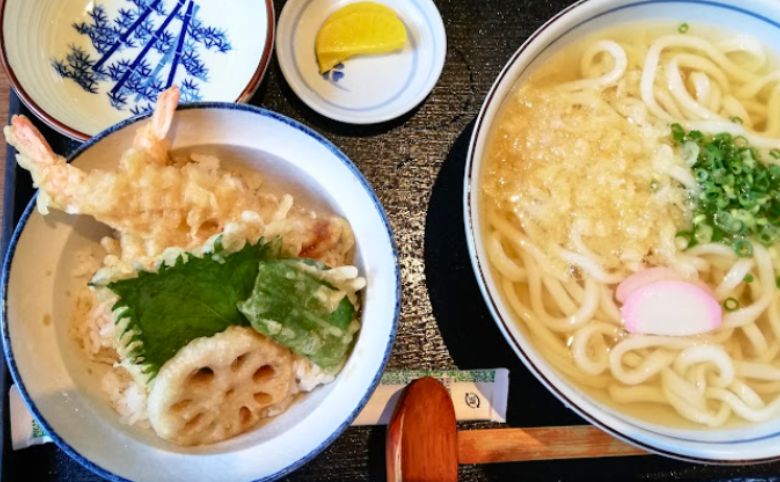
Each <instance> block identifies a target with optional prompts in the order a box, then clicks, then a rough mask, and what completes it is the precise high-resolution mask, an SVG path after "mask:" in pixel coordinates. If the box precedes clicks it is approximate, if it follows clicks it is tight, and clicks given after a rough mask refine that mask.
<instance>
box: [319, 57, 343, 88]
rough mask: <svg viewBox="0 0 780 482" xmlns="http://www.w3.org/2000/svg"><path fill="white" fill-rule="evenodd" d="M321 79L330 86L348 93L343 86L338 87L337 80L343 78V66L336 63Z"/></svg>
mask: <svg viewBox="0 0 780 482" xmlns="http://www.w3.org/2000/svg"><path fill="white" fill-rule="evenodd" d="M322 77H323V78H324V79H325V80H327V81H328V82H330V83H331V84H333V85H335V86H336V87H338V88H339V89H341V90H346V91H349V89H346V88H344V87H343V86H340V85H338V82H339V80H341V79H343V78H344V64H342V63H338V64H336V65H335V66H333V68H332V69H330V70H329V71H327V72H325V73H324V74H322Z"/></svg>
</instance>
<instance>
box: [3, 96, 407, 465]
mask: <svg viewBox="0 0 780 482" xmlns="http://www.w3.org/2000/svg"><path fill="white" fill-rule="evenodd" d="M174 122H175V123H174V126H173V133H172V138H173V140H174V141H173V146H172V147H173V149H174V152H182V151H195V152H203V153H212V154H217V155H218V156H220V157H221V159H222V160H223V166H226V167H230V168H234V169H236V170H241V169H254V170H259V171H260V172H261V173H263V174H264V176H266V178H270V179H274V178H281V179H283V180H284V181H283V183H286V184H287V185H285V186H281V187H280V186H278V185H277V187H276V188H277V189H279V190H285V191H287V190H288V188H289V190H290V191H292V192H293V193H296V191H298V192H301V191H303V192H305V193H306V194H301V195H299V196H296V203H298V202H302V203H304V204H306V203H318V204H320V209H323V207H322V204H325V205H326V207H325V209H324V210H326V211H330V212H335V213H338V214H340V215H342V216H344V217H345V218H346V219H347V220H349V222H350V224H351V225H352V227H353V230H354V232H355V238H356V243H357V247H358V249H357V252H356V257H355V262H356V264H357V266H358V267H359V269H360V271H361V273H363V274H364V276H366V278H367V280H368V282H369V283H368V287H367V288H366V290H365V293H364V305H363V309H362V328H361V331H360V334H359V336H358V339H357V342H356V345H355V347H354V350H353V352H352V354H351V356H350V358H349V360H348V362H347V364H346V366H345V367H344V369H343V370H342V371H341V373H340V374H339V375H338V377H337V378H336V380H335V381H334V382H333V383H331V384H329V385H326V386H324V387H320V388H318V389H316V390H315V391H313V392H312V393H310V394H307V395H305V396H302V397H300V399H299V400H298V401H297V402H296V403H294V404H293V405H292V406H291V407H290V408H289V409H288V410H287V411H286V412H284V413H283V414H281V415H280V416H278V417H276V418H274V419H272V420H270V421H268V422H267V423H265V424H264V425H263V426H261V427H259V428H257V429H256V430H253V431H251V432H249V433H247V434H244V435H242V436H239V437H236V438H234V439H231V440H228V441H225V442H222V443H218V444H214V445H210V446H205V447H195V448H182V447H178V446H174V445H172V444H169V443H167V442H165V441H163V440H161V439H159V438H157V437H156V436H155V435H154V433H153V432H152V431H151V430H149V429H143V428H138V427H128V426H126V425H122V424H121V423H120V422H119V421H118V416H117V415H116V414H115V413H114V412H113V410H112V409H111V407H110V405H109V404H108V402H107V400H106V399H105V397H104V395H103V393H102V390H101V387H100V372H101V371H102V370H104V368H103V367H101V366H100V365H97V364H92V363H89V362H87V361H86V359H85V357H84V355H83V354H82V353H81V351H80V350H81V349H80V347H78V346H77V345H76V343H75V341H74V340H73V337H72V336H71V335H70V333H69V331H70V328H69V327H70V312H71V309H72V303H73V296H74V295H75V293H77V290H78V289H80V287H82V286H83V283H84V282H86V280H87V277H88V276H89V275H85V276H82V277H80V278H74V276H73V273H74V269H75V268H76V267H77V266H78V265H79V257H78V256H77V253H79V252H81V251H83V250H85V249H86V250H90V251H92V252H94V253H100V247H99V245H98V244H97V241H98V240H99V239H100V238H101V237H102V236H104V235H106V234H107V233H108V232H109V230H108V229H107V228H106V227H105V226H103V225H101V224H100V223H98V222H96V221H94V220H93V219H92V218H89V217H86V216H67V215H65V214H62V213H60V212H53V213H52V214H50V215H49V216H46V217H43V216H41V215H39V214H38V213H37V212H36V211H34V210H33V203H31V205H30V206H28V209H27V210H26V212H25V214H24V216H23V218H22V220H21V221H20V224H19V226H18V227H17V231H16V234H15V237H14V240H13V241H12V245H11V246H10V249H9V254H8V258H7V261H6V272H5V275H6V282H7V285H6V316H5V326H4V334H5V335H6V338H5V340H4V341H5V348H6V354H7V356H8V358H9V362H10V363H9V365H10V366H11V369H12V375H13V376H14V379H15V381H16V382H17V383H18V384H19V385H20V388H21V389H22V393H23V396H24V398H25V400H26V401H27V402H28V404H31V405H32V408H33V410H34V412H35V413H36V415H38V417H39V418H40V419H41V420H42V421H43V423H44V425H45V426H46V428H47V430H48V431H49V432H50V433H51V434H52V435H53V436H54V438H55V441H57V442H58V443H59V444H60V445H61V446H63V447H64V448H66V450H68V451H69V452H71V455H74V456H76V457H77V458H78V459H80V461H82V462H84V463H85V464H87V465H89V464H93V465H94V466H93V468H95V469H96V470H98V471H99V472H101V473H102V474H103V475H110V474H115V475H117V476H120V477H122V478H128V479H132V480H137V479H150V478H154V479H158V480H163V479H164V480H224V479H231V480H247V479H256V478H259V477H264V476H269V475H273V474H281V473H285V472H286V471H289V470H292V469H293V468H294V467H297V466H298V465H300V464H302V463H304V462H305V461H306V460H308V459H309V458H310V457H313V456H314V455H315V454H316V453H317V452H319V451H320V450H322V449H324V447H325V446H326V445H327V444H328V443H329V442H330V441H332V440H333V439H334V438H335V437H336V436H337V435H338V434H339V433H340V431H341V430H343V429H344V428H345V427H346V426H347V425H348V424H349V423H350V421H351V420H352V418H354V416H356V415H357V412H358V411H359V409H360V408H361V407H362V404H363V403H364V402H365V401H366V399H367V397H368V395H370V393H371V391H372V390H373V387H374V385H375V383H376V382H377V381H378V377H379V376H380V375H381V372H382V368H383V366H384V363H385V360H386V357H387V355H388V353H389V350H390V346H391V343H392V339H393V335H394V331H395V323H396V318H397V315H398V309H399V297H398V290H399V280H398V271H397V263H396V255H395V248H394V245H393V242H392V238H391V235H390V232H389V228H388V226H387V223H386V219H385V216H384V213H383V211H382V208H381V206H380V205H379V203H378V201H377V199H376V198H375V196H374V195H373V193H372V192H371V190H370V188H369V187H368V185H367V184H366V182H365V180H364V179H363V178H362V176H360V175H359V174H358V172H357V170H356V169H355V167H354V166H353V165H352V164H351V163H349V161H348V160H347V159H346V158H345V157H344V156H343V154H341V153H340V152H339V151H338V150H337V149H336V148H335V147H334V146H332V145H331V144H330V143H327V141H324V140H323V139H322V138H320V137H319V136H317V135H316V134H313V133H312V132H311V131H309V130H307V129H305V128H303V127H302V126H300V125H299V124H297V123H294V122H293V121H291V120H289V119H286V118H283V117H281V116H278V115H276V114H273V113H270V112H267V111H262V110H259V109H254V108H249V107H243V106H232V105H228V104H224V105H212V106H211V107H203V106H196V107H195V108H184V109H183V110H180V111H179V112H177V115H176V118H175V121H174ZM136 127H137V125H136V124H134V123H131V124H127V125H125V126H124V127H121V128H118V129H117V130H115V131H113V132H110V133H108V134H107V135H105V136H101V137H100V138H99V139H98V140H96V141H94V143H93V144H92V145H91V146H90V147H88V148H87V149H84V150H81V151H80V152H79V153H77V154H76V155H75V156H74V160H73V162H74V164H75V165H78V166H80V167H82V168H94V167H101V168H110V167H111V166H112V165H113V164H115V163H116V161H117V160H118V157H119V153H121V152H122V151H123V150H124V149H126V148H127V146H129V145H130V143H131V142H132V138H133V136H134V133H135V129H136ZM98 259H99V258H98ZM203 454H208V455H209V456H208V457H202V456H200V455H203ZM138 460H144V463H143V464H139V463H137V461H138Z"/></svg>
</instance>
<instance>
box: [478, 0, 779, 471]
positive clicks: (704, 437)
mask: <svg viewBox="0 0 780 482" xmlns="http://www.w3.org/2000/svg"><path fill="white" fill-rule="evenodd" d="M779 20H780V8H779V7H778V5H777V4H775V3H770V2H764V1H760V0H759V1H746V2H741V3H740V4H739V6H736V5H735V4H729V3H726V2H718V1H699V0H687V1H686V0H668V1H667V0H657V1H654V0H650V1H630V2H619V1H612V0H590V1H585V2H580V3H578V4H576V5H573V6H572V7H569V9H567V10H564V11H563V12H562V13H561V14H559V16H557V17H555V18H554V19H553V20H551V21H550V22H549V23H548V24H546V25H545V26H543V27H542V28H541V29H539V30H538V31H537V32H536V33H534V34H533V35H532V37H531V38H530V39H529V40H528V41H527V42H526V43H525V44H524V45H523V46H521V47H520V49H519V50H518V51H517V52H516V53H515V54H514V55H513V57H512V58H511V59H510V61H509V62H508V64H507V65H506V67H505V68H504V70H503V71H502V72H501V74H500V75H499V77H498V79H497V80H496V82H495V84H494V85H493V88H492V89H491V91H490V93H489V94H488V96H487V99H486V101H485V103H484V105H483V107H482V111H481V113H480V116H479V118H478V119H477V124H476V127H475V130H474V135H473V137H472V144H471V149H470V153H469V159H468V163H469V164H468V165H467V168H466V178H465V186H466V188H465V189H466V191H465V193H464V206H465V217H466V229H467V239H468V242H469V249H470V251H471V254H472V261H473V263H474V267H475V271H476V273H477V278H478V281H479V283H480V288H481V290H482V293H483V296H484V297H485V299H486V301H487V303H488V307H489V308H490V310H491V313H492V314H493V317H494V319H495V320H496V322H497V324H498V326H499V328H500V329H501V331H502V332H503V334H504V335H505V337H506V339H507V340H508V342H509V343H510V345H511V346H512V348H513V349H514V350H515V352H516V353H517V354H518V355H519V357H520V358H521V360H522V361H523V362H524V363H525V364H526V366H527V367H528V368H529V369H530V370H531V371H532V372H533V373H534V374H535V375H536V376H537V378H539V380H540V381H541V382H542V383H543V384H544V385H545V386H546V387H547V388H548V389H550V391H552V392H553V393H554V394H555V395H556V396H557V397H558V398H560V399H561V401H563V402H564V404H566V405H567V406H569V407H570V408H572V409H574V410H575V411H577V412H578V413H579V414H580V415H582V416H584V417H585V418H587V419H588V420H590V421H591V422H593V423H595V424H597V425H599V426H601V427H603V428H606V429H607V430H609V431H611V432H613V433H614V434H616V435H618V436H621V437H623V438H625V439H627V440H629V441H631V442H633V443H635V444H638V445H641V446H644V447H646V448H650V449H652V450H655V451H658V452H661V453H663V454H666V455H670V456H674V457H681V458H687V459H690V460H706V461H716V462H724V461H735V460H744V459H755V460H760V459H764V458H772V457H777V456H780V449H777V448H776V447H775V446H773V444H772V443H770V442H768V441H769V440H770V439H771V438H772V437H773V436H774V435H776V434H778V433H780V417H777V418H776V419H774V420H772V421H771V422H769V423H762V424H752V425H741V426H738V427H729V428H723V429H696V428H692V429H687V428H673V427H670V426H668V425H662V424H661V423H652V422H649V421H647V420H642V419H639V418H636V417H634V416H630V415H628V414H626V413H624V412H622V411H619V410H615V409H612V408H610V407H608V406H605V405H604V404H603V403H600V401H599V400H598V399H595V398H593V397H592V396H590V395H588V394H586V393H584V392H583V389H582V388H580V387H579V386H576V385H573V384H571V383H570V382H569V381H568V379H567V378H566V377H564V376H562V375H561V374H559V373H558V372H557V371H556V370H554V369H552V368H551V366H550V365H549V364H548V363H547V362H546V361H545V358H544V356H543V355H542V354H541V353H540V352H539V351H538V350H537V349H536V347H535V346H534V344H533V343H531V342H530V341H529V340H528V338H527V333H526V331H525V328H524V327H521V326H520V324H519V323H517V322H515V321H514V315H513V314H512V310H511V309H510V308H509V306H508V304H507V303H505V301H504V300H503V297H502V295H501V291H500V289H499V287H498V284H497V281H496V279H495V278H494V276H493V273H492V272H491V269H490V265H489V262H488V258H487V254H486V251H485V246H484V242H483V236H482V220H481V219H480V212H481V208H480V202H481V200H480V197H481V196H480V192H481V191H480V189H481V188H480V175H481V169H482V162H483V156H484V153H485V149H486V146H487V142H488V139H489V137H490V132H491V128H492V125H493V122H494V121H495V120H496V118H497V116H498V115H500V112H501V108H502V105H503V104H504V101H505V100H506V99H507V98H508V97H509V96H510V94H511V92H512V91H513V88H514V87H515V86H516V85H517V84H518V83H522V82H523V81H524V80H526V79H527V77H528V75H529V74H530V73H531V72H533V70H534V69H535V68H536V67H538V66H539V65H541V64H542V63H544V62H545V61H546V60H548V59H549V58H550V57H551V56H552V55H554V54H555V53H557V52H558V51H560V50H561V49H562V48H565V47H566V46H567V45H570V44H572V43H575V42H577V41H578V40H581V39H583V38H585V37H588V36H590V35H592V34H594V33H596V32H598V31H601V30H604V29H607V28H612V27H615V26H618V25H621V24H626V23H629V22H638V23H640V24H641V23H642V22H647V23H658V22H666V23H672V24H679V23H682V22H687V23H688V24H689V25H692V26H695V25H703V26H711V27H714V28H716V29H722V30H723V31H725V32H732V33H739V32H747V33H750V35H753V36H754V37H756V38H758V39H759V40H760V41H761V42H762V44H763V45H764V46H765V48H767V49H768V50H770V51H772V50H773V49H775V48H776V47H775V45H776V42H773V39H776V38H777V36H778V34H780V21H779ZM772 53H774V54H775V55H777V54H778V53H779V52H777V51H774V52H772ZM775 60H777V57H775ZM721 442H723V443H721Z"/></svg>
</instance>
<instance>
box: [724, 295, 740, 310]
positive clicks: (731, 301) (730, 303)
mask: <svg viewBox="0 0 780 482" xmlns="http://www.w3.org/2000/svg"><path fill="white" fill-rule="evenodd" d="M723 308H724V309H725V310H726V311H736V310H738V309H739V301H737V299H736V298H726V299H725V300H724V301H723Z"/></svg>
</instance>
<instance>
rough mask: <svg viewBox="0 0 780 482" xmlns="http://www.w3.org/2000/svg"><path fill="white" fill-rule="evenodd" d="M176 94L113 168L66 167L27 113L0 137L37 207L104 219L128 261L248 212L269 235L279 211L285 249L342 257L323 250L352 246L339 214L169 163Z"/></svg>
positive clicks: (211, 169) (200, 237)
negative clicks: (27, 176)
mask: <svg viewBox="0 0 780 482" xmlns="http://www.w3.org/2000/svg"><path fill="white" fill-rule="evenodd" d="M178 100H179V91H178V89H177V88H176V87H172V88H170V89H168V90H167V91H165V92H163V93H161V94H160V95H159V97H158V101H157V105H156V108H155V111H154V114H153V115H152V118H151V119H150V120H149V121H148V122H145V123H144V124H143V125H142V126H141V128H140V129H139V130H138V133H137V134H136V136H135V139H134V142H133V145H132V147H130V149H128V150H127V151H126V152H125V153H124V154H122V156H121V158H120V159H119V163H118V166H117V170H116V171H114V172H111V171H106V170H100V169H95V170H92V171H90V172H85V171H82V170H81V169H79V168H77V167H75V166H71V165H70V164H68V163H67V162H66V160H65V158H63V157H62V156H58V155H57V154H55V153H54V151H52V149H51V147H50V146H49V145H48V144H47V142H46V140H45V139H44V138H43V136H42V135H41V134H40V132H38V130H37V129H36V128H35V127H34V126H33V125H32V123H30V121H29V120H28V119H27V118H25V117H23V116H14V117H13V119H12V120H11V126H8V127H6V128H5V130H4V133H5V137H6V140H7V141H8V143H9V144H11V145H13V146H14V147H16V148H17V149H18V150H19V154H18V155H17V158H16V159H17V162H18V163H19V165H20V166H22V167H23V168H25V169H27V170H28V171H30V173H31V174H32V178H33V183H34V184H35V186H37V187H38V188H39V189H40V191H39V194H38V209H39V211H40V212H41V213H42V214H46V213H47V212H48V207H49V206H51V207H53V208H57V209H61V210H64V211H65V212H67V213H71V214H87V215H91V216H93V217H94V218H95V219H97V220H98V221H100V222H102V223H105V224H107V225H109V226H110V227H112V228H113V229H115V230H116V231H118V233H119V235H120V245H121V251H122V253H121V257H122V259H124V260H125V261H128V262H130V261H132V260H134V259H136V258H138V257H141V256H146V257H155V256H158V255H159V254H160V253H161V252H162V251H163V250H164V249H165V248H168V247H177V248H182V249H184V250H190V249H193V248H196V247H199V246H201V245H202V244H203V242H204V241H205V240H207V239H208V238H209V237H210V236H212V235H214V234H216V233H219V232H222V231H223V229H224V228H225V226H226V224H228V223H231V222H240V221H241V220H242V219H246V218H247V214H246V213H247V212H249V213H250V216H249V217H251V218H253V219H257V218H258V216H259V219H260V224H261V225H262V229H261V232H260V233H259V234H258V236H259V235H268V234H269V233H266V232H264V231H265V227H267V226H268V225H271V224H274V222H275V221H278V220H279V218H280V212H281V217H282V218H283V219H284V221H285V222H284V226H283V227H282V228H277V229H274V230H273V231H274V232H273V234H274V235H276V234H278V235H282V236H283V239H284V242H285V245H287V247H288V250H289V251H290V252H291V254H302V255H304V256H310V257H314V258H318V259H322V260H323V261H326V262H333V263H336V264H340V262H343V260H339V259H335V258H333V257H332V256H329V254H333V253H332V252H333V251H334V249H335V251H336V252H337V255H336V258H338V257H343V256H345V255H346V253H347V252H348V251H349V249H351V246H352V234H351V231H350V230H349V226H348V225H346V223H345V222H344V221H343V220H341V219H340V218H336V217H324V218H318V217H317V216H316V215H315V214H314V213H312V212H310V211H304V210H300V209H298V210H294V209H290V206H289V204H290V201H287V202H285V198H282V199H281V200H280V199H279V198H277V197H276V196H271V195H262V194H259V193H257V192H255V190H254V189H253V188H251V187H250V186H248V185H247V183H246V182H245V180H244V178H242V177H241V176H239V175H237V174H233V173H232V172H229V171H227V170H221V169H219V168H218V165H205V163H204V164H201V163H199V162H188V163H185V164H183V165H180V164H179V165H176V164H174V163H172V162H171V159H170V156H169V153H168V149H169V144H168V141H167V138H166V137H167V134H168V130H169V129H170V126H171V123H172V121H173V115H174V112H175V110H176V105H177V103H178ZM285 206H286V207H285ZM242 216H243V217H242ZM275 224H276V225H277V226H278V225H279V223H278V222H276V223H275Z"/></svg>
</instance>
